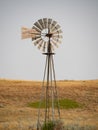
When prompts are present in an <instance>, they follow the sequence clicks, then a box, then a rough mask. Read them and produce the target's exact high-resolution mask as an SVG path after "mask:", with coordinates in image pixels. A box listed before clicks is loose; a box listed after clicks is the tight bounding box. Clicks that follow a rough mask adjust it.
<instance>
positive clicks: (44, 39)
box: [22, 18, 62, 130]
mask: <svg viewBox="0 0 98 130" xmlns="http://www.w3.org/2000/svg"><path fill="white" fill-rule="evenodd" d="M61 34H62V30H61V27H60V25H59V24H58V23H57V22H56V21H53V20H52V19H50V18H43V19H39V20H38V21H37V22H35V23H34V25H33V27H32V29H28V28H22V38H23V39H25V38H32V41H33V44H34V45H35V46H37V47H38V49H40V50H42V51H43V52H44V53H43V54H44V55H46V62H45V69H44V77H43V83H42V92H41V100H40V103H39V110H38V121H37V130H40V129H41V125H42V124H43V122H44V123H45V124H46V123H48V122H49V121H50V120H52V121H54V120H55V119H57V118H58V119H59V118H60V109H59V100H58V94H57V85H56V77H55V68H54V60H53V55H54V54H55V53H54V48H55V47H58V44H59V43H61V39H62V35H61ZM43 104H44V105H45V109H44V112H42V111H43V110H42V109H41V108H42V105H43ZM42 113H44V114H43V115H44V120H43V117H42V116H41V114H42Z"/></svg>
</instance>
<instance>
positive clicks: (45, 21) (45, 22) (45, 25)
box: [43, 18, 48, 28]
mask: <svg viewBox="0 0 98 130" xmlns="http://www.w3.org/2000/svg"><path fill="white" fill-rule="evenodd" d="M43 23H44V27H45V28H47V27H48V25H47V18H43Z"/></svg>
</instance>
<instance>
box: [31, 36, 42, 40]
mask: <svg viewBox="0 0 98 130" xmlns="http://www.w3.org/2000/svg"><path fill="white" fill-rule="evenodd" d="M38 38H41V36H37V35H36V36H35V37H32V41H34V40H37V39H38Z"/></svg>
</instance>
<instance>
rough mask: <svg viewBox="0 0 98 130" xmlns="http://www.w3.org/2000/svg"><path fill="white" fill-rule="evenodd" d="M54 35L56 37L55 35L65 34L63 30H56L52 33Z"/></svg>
mask: <svg viewBox="0 0 98 130" xmlns="http://www.w3.org/2000/svg"><path fill="white" fill-rule="evenodd" d="M51 33H52V34H53V35H55V34H59V33H63V32H62V30H61V29H60V30H55V31H53V32H51Z"/></svg>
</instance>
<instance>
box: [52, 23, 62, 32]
mask: <svg viewBox="0 0 98 130" xmlns="http://www.w3.org/2000/svg"><path fill="white" fill-rule="evenodd" d="M60 28H61V26H60V25H58V24H57V25H56V26H55V27H54V28H52V29H51V31H52V32H53V31H56V30H58V29H60Z"/></svg>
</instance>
